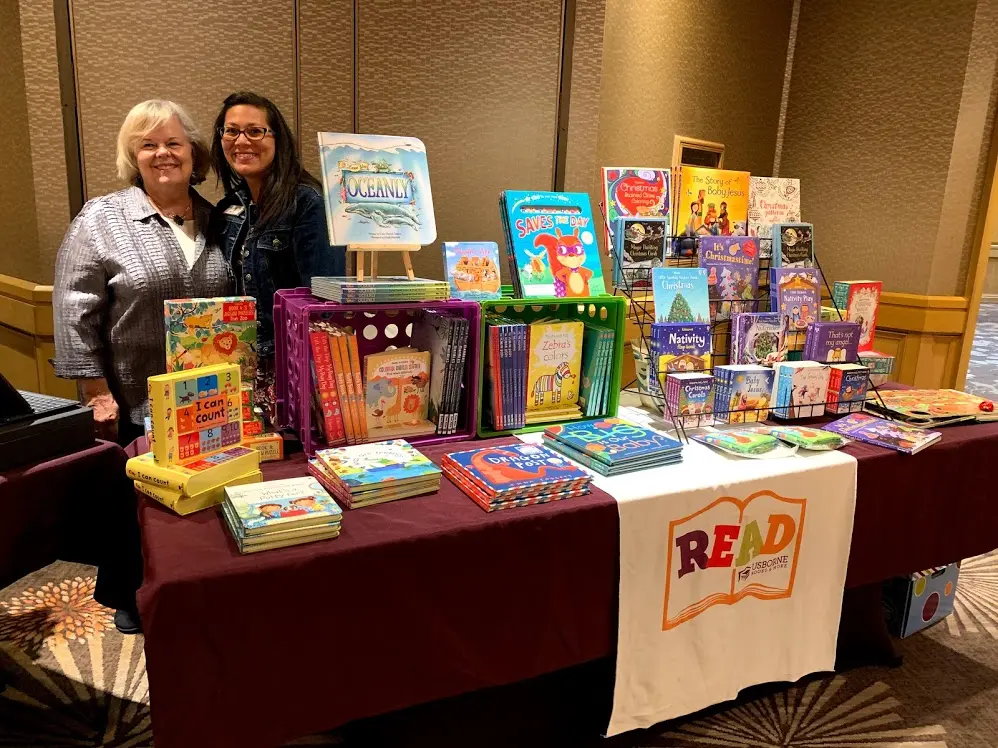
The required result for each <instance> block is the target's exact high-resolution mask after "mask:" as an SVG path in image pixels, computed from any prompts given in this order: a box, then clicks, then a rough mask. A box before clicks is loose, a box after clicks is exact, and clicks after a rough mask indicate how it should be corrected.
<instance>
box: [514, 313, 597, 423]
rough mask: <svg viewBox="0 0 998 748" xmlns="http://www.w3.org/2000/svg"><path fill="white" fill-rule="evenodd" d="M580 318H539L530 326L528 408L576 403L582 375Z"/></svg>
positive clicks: (543, 407)
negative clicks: (568, 319)
mask: <svg viewBox="0 0 998 748" xmlns="http://www.w3.org/2000/svg"><path fill="white" fill-rule="evenodd" d="M584 329H585V326H584V325H583V324H582V322H580V321H573V322H561V321H556V320H552V321H538V322H533V323H531V325H530V344H529V355H530V361H529V363H528V365H527V392H526V398H527V410H528V411H531V410H543V409H545V408H556V407H564V406H566V405H574V404H577V403H578V401H579V385H580V384H581V381H582V380H581V376H582V334H583V330H584Z"/></svg>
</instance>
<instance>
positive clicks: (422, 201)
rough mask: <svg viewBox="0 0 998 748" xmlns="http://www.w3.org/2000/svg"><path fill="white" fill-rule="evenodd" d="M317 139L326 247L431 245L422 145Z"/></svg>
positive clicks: (375, 138) (384, 138) (385, 138)
mask: <svg viewBox="0 0 998 748" xmlns="http://www.w3.org/2000/svg"><path fill="white" fill-rule="evenodd" d="M318 136H319V160H320V162H321V164H322V191H323V193H324V196H325V199H326V223H327V225H328V227H329V243H330V244H334V245H346V244H418V245H424V246H425V245H427V244H432V243H433V242H434V241H435V240H436V238H437V226H436V220H435V218H434V215H433V196H432V194H431V193H430V174H429V170H428V168H427V165H426V146H424V145H423V142H422V141H421V140H418V139H417V138H408V137H395V136H392V135H358V134H355V133H332V132H320V133H319V134H318Z"/></svg>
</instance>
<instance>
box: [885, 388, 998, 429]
mask: <svg viewBox="0 0 998 748" xmlns="http://www.w3.org/2000/svg"><path fill="white" fill-rule="evenodd" d="M881 403H883V404H881ZM867 408H868V409H870V408H873V409H876V410H878V411H881V410H882V411H884V413H885V415H890V416H892V417H894V418H897V419H900V420H903V421H906V422H908V423H912V424H915V425H920V426H943V425H946V424H949V423H958V422H960V421H982V422H983V421H994V420H998V413H996V412H995V404H994V402H993V401H991V400H987V399H986V398H983V397H978V396H977V395H971V394H969V393H966V392H960V391H959V390H948V389H947V390H881V391H880V393H879V397H878V398H877V399H872V400H870V401H869V402H868V403H867Z"/></svg>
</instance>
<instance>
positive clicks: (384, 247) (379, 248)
mask: <svg viewBox="0 0 998 748" xmlns="http://www.w3.org/2000/svg"><path fill="white" fill-rule="evenodd" d="M419 248H420V245H419V244H348V245H347V252H356V253H357V280H358V281H363V280H364V255H365V254H367V253H370V255H371V280H374V279H375V278H377V277H378V253H379V252H401V253H402V264H403V265H405V274H406V276H408V278H409V280H415V278H416V275H415V274H414V273H413V272H412V259H411V258H410V257H409V253H410V252H415V251H416V250H418V249H419Z"/></svg>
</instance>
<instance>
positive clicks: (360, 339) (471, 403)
mask: <svg viewBox="0 0 998 748" xmlns="http://www.w3.org/2000/svg"><path fill="white" fill-rule="evenodd" d="M424 309H432V310H434V311H438V312H444V313H447V314H451V315H453V316H457V317H464V318H465V319H467V320H468V355H467V357H466V359H465V364H464V386H463V387H462V390H461V404H460V406H459V408H458V413H459V414H460V416H459V422H458V430H457V433H455V434H448V435H447V436H437V435H435V434H430V435H428V436H414V437H410V438H408V441H410V442H411V443H412V444H439V443H443V442H451V441H459V440H462V439H471V438H474V436H475V425H476V423H477V409H478V362H479V356H478V355H476V354H477V351H478V338H479V334H480V330H479V328H480V324H479V322H480V316H481V307H480V306H479V305H478V304H477V303H476V302H473V301H421V302H412V303H404V304H337V303H335V302H332V301H322V300H320V299H317V298H315V297H314V296H312V295H311V294H310V293H309V292H308V289H301V288H297V289H292V290H285V291H278V292H277V294H276V297H275V301H274V335H275V349H276V355H277V359H276V360H277V362H278V367H277V371H276V382H275V389H276V396H277V415H278V420H279V421H280V423H281V425H282V426H288V427H290V428H292V429H294V430H295V431H296V432H297V433H298V438H299V439H301V443H302V448H303V449H304V451H305V452H306V453H307V454H309V455H311V454H313V453H314V452H315V450H316V449H322V448H323V447H324V446H325V445H324V443H322V442H320V441H319V440H318V439H317V435H316V434H314V433H313V431H312V421H311V419H312V409H311V408H310V407H309V402H310V398H311V392H312V375H311V365H312V346H311V344H310V342H309V337H308V324H309V321H310V320H316V319H325V320H329V321H330V322H332V323H334V324H337V325H341V326H343V327H349V328H352V329H354V330H355V331H356V332H357V347H358V348H359V350H360V358H361V361H363V359H364V356H366V355H368V354H371V353H381V352H382V351H384V350H386V349H387V348H388V346H395V347H396V348H402V347H404V346H407V345H409V335H410V332H411V329H412V328H411V327H410V323H412V322H414V321H415V320H416V318H417V317H418V315H419V313H420V312H421V311H422V310H424ZM392 332H394V335H390V333H392ZM281 361H284V362H285V366H283V367H281V366H280V365H279V364H280V362H281Z"/></svg>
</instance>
